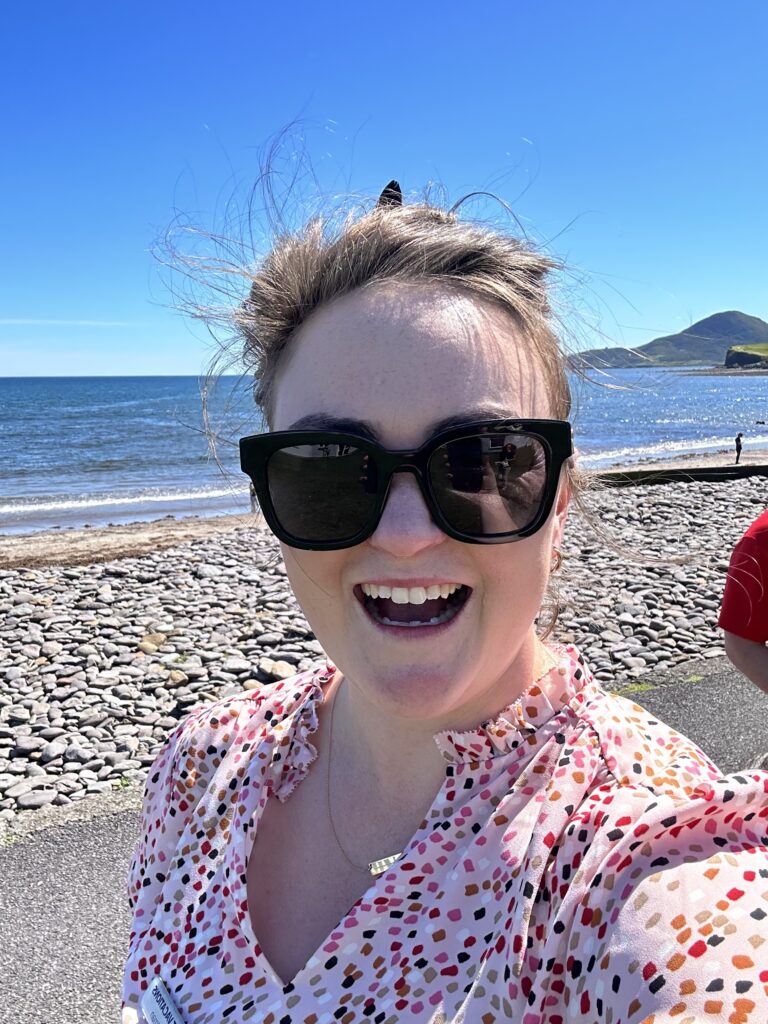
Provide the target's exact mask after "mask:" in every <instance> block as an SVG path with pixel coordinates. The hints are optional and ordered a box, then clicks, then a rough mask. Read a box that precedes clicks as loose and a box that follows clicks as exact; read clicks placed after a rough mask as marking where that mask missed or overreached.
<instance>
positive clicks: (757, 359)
mask: <svg viewBox="0 0 768 1024" xmlns="http://www.w3.org/2000/svg"><path fill="white" fill-rule="evenodd" d="M725 365H726V366H728V367H732V366H749V367H753V368H756V367H766V366H768V345H732V346H731V348H729V349H728V351H727V353H726V355H725Z"/></svg>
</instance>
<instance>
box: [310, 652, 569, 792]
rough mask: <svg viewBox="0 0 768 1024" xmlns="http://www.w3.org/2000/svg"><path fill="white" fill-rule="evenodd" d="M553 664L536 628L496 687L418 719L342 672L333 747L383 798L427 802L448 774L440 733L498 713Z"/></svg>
mask: <svg viewBox="0 0 768 1024" xmlns="http://www.w3.org/2000/svg"><path fill="white" fill-rule="evenodd" d="M554 664H555V659H554V657H553V655H552V654H551V652H550V651H549V650H548V649H547V648H546V647H545V646H544V645H543V644H542V643H541V641H540V640H538V638H537V637H536V636H535V634H533V633H532V635H531V638H530V639H529V641H528V642H527V643H525V642H524V643H523V644H522V645H521V648H520V650H519V651H518V652H517V654H516V656H515V658H514V660H513V662H512V663H511V664H510V666H509V667H508V668H507V670H506V671H505V672H504V673H503V674H502V676H501V677H500V678H499V679H498V680H497V681H496V682H495V683H494V684H493V685H492V686H490V687H488V688H486V689H485V690H483V691H482V692H481V693H480V694H478V695H476V696H474V697H473V698H472V699H471V700H470V701H467V702H466V703H465V704H463V705H461V706H460V707H458V708H455V709H453V710H452V711H451V712H450V713H449V714H447V715H445V716H443V717H440V718H432V719H421V720H417V721H414V720H409V719H404V718H402V717H400V716H398V715H396V714H394V713H392V712H388V711H387V709H386V708H381V707H380V706H379V705H377V704H374V703H373V702H372V701H371V700H370V698H369V697H368V696H367V695H366V693H365V691H363V690H361V688H360V687H357V686H355V684H354V682H353V681H352V680H349V679H346V678H344V677H341V676H340V678H339V680H338V682H337V683H336V684H335V685H334V689H333V694H332V695H330V699H331V700H333V703H334V705H338V706H336V707H335V714H334V738H333V743H334V748H335V749H337V750H338V751H339V757H340V758H341V757H342V756H343V758H344V761H345V764H346V767H347V771H348V772H349V773H350V776H351V777H352V778H356V779H357V780H358V782H359V784H360V785H361V786H363V787H365V788H366V789H368V790H369V791H371V792H373V793H375V794H376V796H377V799H379V800H380V801H382V802H383V803H385V804H387V803H391V804H392V806H393V807H394V806H395V805H397V804H400V803H401V802H402V799H403V793H407V794H409V797H410V796H411V795H413V797H414V800H415V801H416V802H423V798H424V794H425V793H427V792H432V793H434V792H436V791H437V789H438V788H439V786H440V783H441V781H442V779H443V777H444V775H445V760H444V759H443V757H442V755H441V753H440V751H439V750H438V747H437V744H436V743H435V740H434V736H435V734H436V733H438V732H442V731H444V730H446V729H451V730H456V731H462V730H466V729H472V728H476V727H477V726H479V725H480V724H481V723H482V722H484V721H486V720H488V719H490V718H495V717H496V715H497V714H498V713H499V712H500V711H501V710H502V709H503V708H505V707H507V706H508V705H509V704H511V703H513V702H514V701H515V700H516V699H517V698H518V697H519V696H520V695H521V694H522V693H523V692H524V691H525V690H526V689H527V688H528V687H529V686H530V684H531V682H533V680H535V679H537V678H539V677H540V676H542V675H543V674H544V673H546V672H547V671H548V670H549V669H550V668H552V667H553V665H554ZM331 710H332V711H333V710H334V709H331ZM342 751H343V752H344V753H343V755H342V753H341V752H342ZM416 791H418V792H416Z"/></svg>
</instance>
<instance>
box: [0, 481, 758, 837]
mask: <svg viewBox="0 0 768 1024" xmlns="http://www.w3.org/2000/svg"><path fill="white" fill-rule="evenodd" d="M767 484H768V481H766V479H765V478H764V477H751V478H746V479H740V480H734V481H729V482H727V483H717V484H711V483H702V482H677V483H675V484H674V485H663V486H658V485H657V486H649V485H645V486H635V487H626V488H595V489H594V490H592V491H590V492H588V494H587V495H586V496H585V498H584V504H585V508H586V510H587V511H586V514H585V513H583V512H582V511H580V510H579V509H578V508H576V507H573V506H572V511H571V515H570V519H569V524H568V529H567V535H566V540H565V544H564V547H563V555H564V562H563V569H562V571H561V572H560V573H559V574H558V576H557V591H558V594H557V596H558V597H559V601H560V604H561V612H560V615H559V618H558V621H557V625H556V627H555V630H554V633H553V639H555V640H558V641H561V642H574V643H576V644H577V645H578V646H579V647H580V648H581V650H582V652H583V653H584V655H585V656H586V658H587V661H588V663H589V664H590V666H591V668H592V670H593V671H594V672H595V674H596V676H597V677H598V679H600V680H601V682H602V684H603V685H604V686H605V687H606V688H608V689H616V690H621V689H622V688H626V687H627V686H628V685H630V686H631V684H632V683H633V682H636V680H637V678H638V677H646V678H650V677H651V674H652V673H653V672H654V669H656V668H657V667H663V668H668V667H671V666H673V665H677V664H680V663H682V662H685V661H686V660H691V659H698V658H715V657H721V656H723V654H724V652H723V646H722V638H721V634H720V632H719V631H718V629H717V627H716V620H717V614H718V609H719V604H720V599H721V595H722V589H723V585H724V581H725V574H726V570H727V567H728V559H729V556H730V551H731V548H732V547H733V544H734V543H735V542H736V540H738V538H739V537H740V536H741V534H742V532H743V531H744V529H745V528H746V527H747V526H748V525H749V523H750V522H752V520H754V519H755V518H756V517H757V515H758V514H760V512H762V511H763V509H764V508H765V507H766V501H767V500H768V486H767ZM83 534H85V539H83ZM126 536H128V540H126ZM13 543H14V545H15V547H14V546H8V545H7V544H5V546H4V542H3V541H0V566H3V568H0V820H3V819H5V820H10V819H13V818H15V817H16V816H17V815H20V814H30V813H33V812H34V811H35V810H37V809H39V808H41V807H45V806H47V805H50V804H53V805H55V806H63V805H65V804H69V803H72V802H75V801H78V800H84V799H86V798H88V797H89V796H90V795H92V794H97V793H102V792H104V791H106V790H110V789H115V788H118V789H119V788H123V787H127V786H129V785H131V784H132V783H133V782H137V781H141V780H143V779H144V778H145V777H146V774H147V770H148V768H149V766H150V765H151V764H152V762H153V761H154V759H155V757H156V756H157V753H158V751H159V749H160V747H161V746H162V744H163V742H164V741H165V739H166V737H167V736H168V734H169V732H170V731H171V730H172V729H173V728H174V727H175V726H176V725H177V723H178V722H179V721H180V720H181V719H182V718H183V717H184V716H185V715H186V714H187V713H188V712H189V710H190V709H191V708H192V707H193V706H194V705H196V704H198V703H201V702H207V701H214V700H216V699H218V698H220V697H224V696H227V695H229V694H233V693H237V692H241V691H243V690H249V689H254V688H256V687H260V686H263V685H265V684H267V685H268V684H269V683H270V682H272V681H275V680H278V679H282V678H286V677H288V676H291V675H293V674H294V673H296V672H298V671H302V670H304V669H307V668H309V667H311V666H313V665H316V664H317V663H318V662H321V661H323V659H324V653H323V650H322V648H321V647H320V644H319V643H318V642H317V640H316V639H315V637H314V636H313V634H312V631H311V630H310V628H309V626H308V624H307V622H306V620H305V619H304V617H303V615H302V614H301V612H300V610H299V608H298V606H297V604H296V601H295V599H294V597H293V595H292V593H291V591H290V588H289V586H288V583H287V579H286V576H285V569H284V567H283V565H282V560H281V558H280V553H279V548H278V546H277V544H276V542H275V541H274V539H273V538H272V536H271V534H269V533H268V532H267V531H266V530H265V529H264V528H263V526H261V525H260V524H259V522H258V520H256V518H255V517H249V516H230V517H226V519H212V520H191V521H190V520H179V521H170V522H165V523H164V524H163V523H149V524H136V528H135V529H131V528H123V533H122V534H118V535H116V534H110V533H109V531H108V530H90V531H71V532H70V534H69V536H68V537H66V538H65V537H64V536H63V535H62V534H61V533H59V534H58V535H56V536H55V537H51V535H42V534H38V535H33V536H30V537H27V538H23V537H22V538H14V542H13ZM19 545H21V546H19ZM20 551H21V552H23V551H26V552H27V553H28V559H27V563H26V564H24V558H23V554H22V555H20V554H19V552H20ZM14 552H15V554H14ZM4 556H5V557H4Z"/></svg>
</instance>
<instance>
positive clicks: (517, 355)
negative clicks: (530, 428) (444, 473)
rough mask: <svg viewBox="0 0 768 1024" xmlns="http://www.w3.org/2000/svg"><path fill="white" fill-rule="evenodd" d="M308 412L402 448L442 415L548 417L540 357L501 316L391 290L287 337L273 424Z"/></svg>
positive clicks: (336, 305) (476, 302) (482, 303)
mask: <svg viewBox="0 0 768 1024" xmlns="http://www.w3.org/2000/svg"><path fill="white" fill-rule="evenodd" d="M478 412H481V413H482V415H480V416H478V415H477V413H478ZM312 414H317V415H322V416H326V417H327V416H332V417H337V418H342V419H354V420H361V421H364V422H366V423H368V424H369V425H370V427H371V429H372V431H373V432H374V433H375V434H376V435H377V436H378V437H380V438H381V439H382V440H383V441H385V442H387V443H391V444H392V445H393V446H400V445H410V444H418V443H419V442H420V441H421V440H423V438H424V436H426V435H427V434H428V433H429V428H430V426H431V425H433V424H435V423H437V422H440V421H443V420H445V419H447V418H448V417H460V416H462V415H464V414H467V417H468V418H480V419H482V418H488V419H490V418H494V417H496V416H498V417H499V418H503V417H507V416H520V417H547V416H550V415H551V412H550V404H549V400H548V395H547V388H546V384H545V380H544V375H543V372H542V370H541V366H540V363H539V360H538V359H536V358H534V357H533V354H532V348H531V346H530V343H529V341H528V339H527V338H526V336H525V335H524V333H523V332H522V331H521V329H520V328H519V327H518V326H517V324H516V323H515V321H514V319H513V318H512V317H511V316H510V315H509V314H508V313H506V312H504V311H503V310H502V309H501V308H500V307H498V306H496V305H495V304H493V303H491V302H489V301H486V300H484V299H482V298H478V297H476V296H474V295H471V294H470V293H469V292H467V291H464V290H460V289H457V288H451V287H447V286H444V285H433V284H419V285H414V284H393V283H388V284H386V285H377V286H374V287H369V288H366V289H361V290H358V291H355V292H352V293H350V294H349V295H346V296H343V297H342V298H339V299H336V300H334V301H333V302H331V303H329V304H328V305H326V306H323V307H320V308H319V309H317V310H316V311H315V312H314V313H313V314H312V315H311V316H310V317H309V318H308V319H307V320H306V321H305V322H304V324H302V326H301V327H300V328H299V330H298V331H297V332H296V334H295V336H294V337H293V338H292V339H291V341H290V343H289V346H288V349H287V352H286V355H285V357H284V361H283V364H282V366H281V367H280V370H279V373H278V375H277V379H276V382H275V403H274V417H273V421H274V422H273V427H274V429H276V430H285V429H288V428H289V427H291V426H292V425H293V424H294V423H295V422H296V421H298V420H305V419H306V417H307V416H308V415H312Z"/></svg>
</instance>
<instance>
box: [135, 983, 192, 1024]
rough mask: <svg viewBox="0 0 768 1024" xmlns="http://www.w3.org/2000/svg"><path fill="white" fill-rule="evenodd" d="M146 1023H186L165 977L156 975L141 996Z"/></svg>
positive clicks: (143, 1018)
mask: <svg viewBox="0 0 768 1024" xmlns="http://www.w3.org/2000/svg"><path fill="white" fill-rule="evenodd" d="M141 1012H142V1015H143V1016H142V1021H143V1022H144V1024H184V1020H183V1018H182V1016H181V1014H180V1013H179V1011H178V1010H177V1009H176V1004H175V1003H174V1001H173V999H171V996H170V993H169V992H168V989H167V988H166V987H165V983H164V982H163V979H162V978H160V977H156V978H154V979H153V980H152V984H151V985H150V986H149V988H148V989H147V991H146V992H145V993H144V995H143V996H142V998H141Z"/></svg>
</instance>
